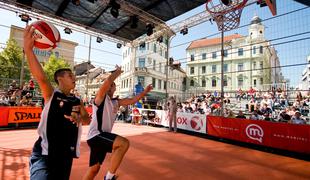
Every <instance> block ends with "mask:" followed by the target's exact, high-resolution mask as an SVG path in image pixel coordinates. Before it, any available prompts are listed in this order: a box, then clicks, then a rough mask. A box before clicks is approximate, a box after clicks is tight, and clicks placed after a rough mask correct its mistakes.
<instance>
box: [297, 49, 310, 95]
mask: <svg viewBox="0 0 310 180" xmlns="http://www.w3.org/2000/svg"><path fill="white" fill-rule="evenodd" d="M307 63H310V55H309V56H308V57H307ZM298 89H299V90H304V91H302V93H303V94H304V95H306V94H307V93H308V92H307V90H310V64H308V65H307V66H306V68H305V69H304V70H303V71H302V77H301V82H300V83H299V85H298Z"/></svg>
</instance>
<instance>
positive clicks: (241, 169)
mask: <svg viewBox="0 0 310 180" xmlns="http://www.w3.org/2000/svg"><path fill="white" fill-rule="evenodd" d="M87 131H88V126H84V127H83V132H84V133H83V137H82V144H81V157H80V158H79V159H77V160H75V161H74V164H73V167H72V173H71V179H72V180H79V179H82V176H83V175H84V173H85V172H86V170H87V167H88V158H89V149H88V146H87V143H86V141H85V137H86V132H87ZM114 132H115V133H117V134H120V135H123V136H125V137H127V138H128V139H129V140H130V145H131V146H130V148H129V150H128V153H127V154H126V156H125V158H124V160H123V162H122V164H121V166H120V168H119V169H118V171H117V175H118V176H119V178H118V179H120V180H122V179H123V180H134V179H139V180H143V179H148V180H152V179H154V180H155V179H228V178H230V179H261V178H264V179H309V178H310V171H309V167H310V162H308V161H303V160H298V159H294V158H290V157H285V156H280V155H275V154H270V153H266V152H261V151H257V150H253V149H247V148H244V147H239V146H235V145H231V144H225V143H222V142H217V141H213V140H209V139H204V138H200V137H196V136H191V135H186V134H182V133H170V132H167V129H165V128H157V127H150V126H134V125H131V124H125V123H116V124H115V126H114ZM0 137H2V138H1V139H0V144H1V147H0V169H1V171H0V172H1V174H0V179H1V180H2V179H3V180H15V179H16V180H27V179H29V165H28V162H29V161H28V157H29V155H30V152H31V148H32V145H33V143H34V141H35V140H36V138H37V134H36V130H35V129H29V130H9V131H1V132H0ZM109 158H110V157H109V156H107V158H106V161H105V162H104V165H103V168H102V169H101V170H100V172H99V175H98V177H97V178H95V179H97V180H99V179H103V176H104V174H105V173H106V170H107V169H106V167H107V165H108V164H109V162H108V160H109Z"/></svg>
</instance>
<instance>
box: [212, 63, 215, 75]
mask: <svg viewBox="0 0 310 180" xmlns="http://www.w3.org/2000/svg"><path fill="white" fill-rule="evenodd" d="M215 72H216V65H212V73H215Z"/></svg>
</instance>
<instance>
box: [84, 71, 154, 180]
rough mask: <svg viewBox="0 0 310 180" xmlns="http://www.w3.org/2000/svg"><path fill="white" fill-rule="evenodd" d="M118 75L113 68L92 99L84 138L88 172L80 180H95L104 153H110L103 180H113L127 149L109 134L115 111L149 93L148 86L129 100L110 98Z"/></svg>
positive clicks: (122, 139)
mask: <svg viewBox="0 0 310 180" xmlns="http://www.w3.org/2000/svg"><path fill="white" fill-rule="evenodd" d="M121 73H122V70H121V67H118V66H116V70H115V71H113V72H112V73H111V75H110V76H109V77H108V78H107V79H106V80H105V81H104V83H103V85H102V86H101V87H100V89H99V91H98V92H97V94H96V96H95V99H94V104H93V115H92V121H91V123H90V127H89V133H88V137H87V144H88V145H89V147H90V159H89V168H88V170H87V172H86V175H85V176H84V180H90V179H91V180H92V179H94V178H95V176H96V175H97V174H98V172H99V170H100V166H101V164H102V162H103V160H104V158H105V156H106V153H108V152H109V153H111V162H110V166H109V167H108V172H107V174H106V176H105V177H104V179H105V180H113V179H116V176H115V173H116V170H117V169H118V167H119V165H120V164H121V162H122V159H123V157H124V156H125V154H126V152H127V150H128V148H129V141H128V139H126V138H125V137H122V136H120V135H117V134H114V133H111V131H112V128H113V124H114V121H115V118H116V114H117V111H118V108H119V106H128V105H131V104H134V103H136V102H137V101H138V100H139V99H141V98H142V97H144V96H145V95H146V94H147V93H148V92H149V91H151V90H152V85H148V86H147V87H146V88H145V90H144V91H143V92H141V93H140V94H138V95H136V96H134V97H133V98H126V99H118V98H113V95H114V92H115V90H116V85H115V83H114V80H115V79H116V78H117V77H118V76H119V75H120V74H121Z"/></svg>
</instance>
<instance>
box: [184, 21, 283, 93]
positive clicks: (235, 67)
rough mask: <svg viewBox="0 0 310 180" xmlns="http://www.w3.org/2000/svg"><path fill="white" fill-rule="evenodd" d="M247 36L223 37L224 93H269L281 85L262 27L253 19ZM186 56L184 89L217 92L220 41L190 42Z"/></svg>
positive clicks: (203, 40) (219, 84) (219, 88)
mask: <svg viewBox="0 0 310 180" xmlns="http://www.w3.org/2000/svg"><path fill="white" fill-rule="evenodd" d="M248 33H249V34H248V35H247V36H242V35H240V34H233V35H229V36H225V37H224V90H225V91H226V92H227V91H232V92H234V91H236V90H238V89H239V88H241V89H242V90H247V89H249V88H250V87H253V88H255V89H260V90H268V89H271V87H273V86H274V85H276V84H279V83H282V82H283V81H284V77H283V76H282V73H281V68H280V67H279V65H280V61H279V58H278V56H277V52H276V50H275V49H274V47H272V46H271V44H270V42H269V41H268V40H267V39H266V38H265V26H264V25H263V24H262V23H261V19H260V18H259V17H258V16H255V17H253V18H252V20H251V25H250V26H249V30H248ZM186 52H187V72H186V74H187V77H188V80H187V87H186V89H187V90H188V91H189V92H192V93H201V92H205V91H207V90H210V91H215V90H216V91H220V90H221V38H220V37H219V38H212V39H202V40H197V41H193V42H192V43H191V44H190V45H189V47H188V48H187V49H186Z"/></svg>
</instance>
